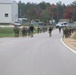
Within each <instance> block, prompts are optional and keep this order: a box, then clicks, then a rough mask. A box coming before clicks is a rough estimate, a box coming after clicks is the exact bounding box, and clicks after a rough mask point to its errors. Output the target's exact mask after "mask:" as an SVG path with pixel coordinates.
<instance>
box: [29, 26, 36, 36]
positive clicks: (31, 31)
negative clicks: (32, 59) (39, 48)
mask: <svg viewBox="0 0 76 75" xmlns="http://www.w3.org/2000/svg"><path fill="white" fill-rule="evenodd" d="M29 30H30V36H31V37H33V34H34V30H35V28H34V26H33V25H31V26H30V27H29Z"/></svg>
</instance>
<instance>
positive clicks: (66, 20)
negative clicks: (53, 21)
mask: <svg viewBox="0 0 76 75" xmlns="http://www.w3.org/2000/svg"><path fill="white" fill-rule="evenodd" d="M59 22H68V23H69V22H70V20H69V19H60V20H59Z"/></svg>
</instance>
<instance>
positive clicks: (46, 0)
mask: <svg viewBox="0 0 76 75" xmlns="http://www.w3.org/2000/svg"><path fill="white" fill-rule="evenodd" d="M16 1H17V2H18V1H21V2H24V3H27V2H34V3H40V2H42V1H45V2H49V3H50V4H53V3H54V4H56V3H57V2H59V1H61V2H62V3H64V4H66V5H67V4H70V3H72V2H74V1H75V0H16Z"/></svg>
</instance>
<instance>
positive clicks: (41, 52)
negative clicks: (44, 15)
mask: <svg viewBox="0 0 76 75" xmlns="http://www.w3.org/2000/svg"><path fill="white" fill-rule="evenodd" d="M61 37H62V34H61V33H59V32H58V30H54V31H53V33H52V37H49V36H48V33H47V32H46V33H42V34H36V35H35V36H34V37H33V38H31V37H26V38H23V37H19V38H1V39H0V75H76V54H74V53H73V52H71V51H70V50H69V49H68V48H66V47H65V46H64V45H63V44H62V43H61V41H60V39H61Z"/></svg>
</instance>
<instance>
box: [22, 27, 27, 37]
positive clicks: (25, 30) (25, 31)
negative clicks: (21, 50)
mask: <svg viewBox="0 0 76 75" xmlns="http://www.w3.org/2000/svg"><path fill="white" fill-rule="evenodd" d="M26 35H27V28H25V27H23V28H22V36H23V37H24V36H26Z"/></svg>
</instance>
